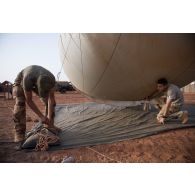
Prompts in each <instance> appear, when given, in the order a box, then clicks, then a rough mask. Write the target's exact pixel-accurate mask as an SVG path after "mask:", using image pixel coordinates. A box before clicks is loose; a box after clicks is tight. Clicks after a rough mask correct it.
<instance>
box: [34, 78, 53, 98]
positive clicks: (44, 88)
mask: <svg viewBox="0 0 195 195" xmlns="http://www.w3.org/2000/svg"><path fill="white" fill-rule="evenodd" d="M54 86H55V81H54V80H53V79H51V78H50V77H49V76H47V75H40V76H39V78H38V79H37V88H38V93H39V96H40V97H41V98H47V97H48V95H49V92H50V90H51V89H53V88H54Z"/></svg>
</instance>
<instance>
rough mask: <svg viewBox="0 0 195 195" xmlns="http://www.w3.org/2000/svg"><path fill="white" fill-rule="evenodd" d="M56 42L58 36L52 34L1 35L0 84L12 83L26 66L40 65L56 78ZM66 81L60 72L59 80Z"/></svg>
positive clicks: (58, 65) (57, 64) (57, 51)
mask: <svg viewBox="0 0 195 195" xmlns="http://www.w3.org/2000/svg"><path fill="white" fill-rule="evenodd" d="M58 41H59V34H54V33H33V34H29V33H25V34H23V33H18V34H17V33H16V34H15V33H10V34H9V33H8V34H2V33H1V34H0V67H1V69H0V82H3V81H4V80H9V81H11V82H13V81H14V79H15V77H16V75H17V74H18V72H19V71H21V70H22V69H23V68H25V67H26V66H28V65H41V66H43V67H45V68H47V69H48V70H50V71H51V72H52V73H53V74H54V75H55V77H56V75H57V73H58V72H59V71H60V68H61V62H60V56H59V49H58ZM67 79H68V78H67V77H66V75H65V74H64V71H63V70H62V73H61V75H60V80H67Z"/></svg>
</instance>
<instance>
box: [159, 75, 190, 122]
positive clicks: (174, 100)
mask: <svg viewBox="0 0 195 195" xmlns="http://www.w3.org/2000/svg"><path fill="white" fill-rule="evenodd" d="M157 91H158V92H159V93H164V95H165V96H164V97H165V100H164V101H158V107H159V108H160V112H159V113H158V115H157V120H158V122H159V123H161V124H164V123H165V119H168V118H179V119H181V122H182V123H183V124H185V123H187V122H188V112H187V111H182V107H183V105H184V98H183V94H182V92H181V90H180V88H179V87H177V86H176V85H174V84H169V83H168V81H167V80H166V79H165V78H161V79H159V80H158V81H157ZM161 99H164V98H161Z"/></svg>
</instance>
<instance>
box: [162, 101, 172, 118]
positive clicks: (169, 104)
mask: <svg viewBox="0 0 195 195" xmlns="http://www.w3.org/2000/svg"><path fill="white" fill-rule="evenodd" d="M171 103H172V100H171V99H170V98H167V101H166V108H165V112H164V116H165V117H166V116H167V115H168V113H169V109H170V107H171Z"/></svg>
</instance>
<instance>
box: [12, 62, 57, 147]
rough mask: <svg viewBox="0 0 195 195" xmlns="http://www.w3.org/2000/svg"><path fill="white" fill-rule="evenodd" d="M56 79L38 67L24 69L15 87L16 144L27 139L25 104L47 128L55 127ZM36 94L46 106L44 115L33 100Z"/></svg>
mask: <svg viewBox="0 0 195 195" xmlns="http://www.w3.org/2000/svg"><path fill="white" fill-rule="evenodd" d="M54 91H55V77H54V75H53V74H52V73H51V72H49V71H48V70H46V69H45V68H43V67H41V66H37V65H32V66H28V67H27V68H25V69H23V70H22V71H21V72H20V73H19V74H18V76H17V77H16V79H15V82H14V85H13V97H14V99H15V106H14V122H15V142H17V143H19V144H20V145H21V143H22V142H23V141H24V139H25V132H26V106H25V103H27V104H28V106H29V107H30V108H31V109H32V110H33V111H34V112H35V113H36V115H37V116H38V117H39V119H40V121H41V122H42V123H43V124H46V125H47V127H51V128H53V127H54V108H55V105H56V103H55V97H54ZM32 92H35V93H36V94H37V95H38V96H39V97H40V99H41V100H42V102H44V104H45V114H43V113H42V112H41V111H40V109H39V108H38V107H37V105H36V104H35V103H34V101H33V99H32Z"/></svg>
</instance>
